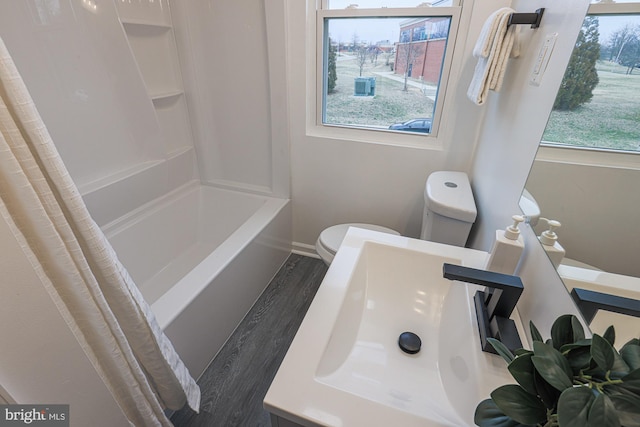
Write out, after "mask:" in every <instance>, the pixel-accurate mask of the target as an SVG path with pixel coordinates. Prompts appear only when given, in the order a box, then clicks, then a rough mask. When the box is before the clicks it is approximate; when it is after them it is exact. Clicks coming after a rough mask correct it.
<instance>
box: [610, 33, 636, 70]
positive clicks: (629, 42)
mask: <svg viewBox="0 0 640 427" xmlns="http://www.w3.org/2000/svg"><path fill="white" fill-rule="evenodd" d="M617 33H620V35H618V37H614V36H616V35H617ZM611 39H612V42H613V41H616V42H618V43H617V44H615V45H613V43H612V50H614V49H616V50H617V54H616V57H615V62H616V63H618V64H620V65H624V66H625V67H627V72H626V74H631V73H632V72H633V69H634V68H635V67H637V66H640V26H635V27H630V26H629V25H626V26H625V27H624V28H622V29H620V30H618V31H616V32H615V33H614V34H613V35H612V37H611ZM620 39H622V42H620Z"/></svg>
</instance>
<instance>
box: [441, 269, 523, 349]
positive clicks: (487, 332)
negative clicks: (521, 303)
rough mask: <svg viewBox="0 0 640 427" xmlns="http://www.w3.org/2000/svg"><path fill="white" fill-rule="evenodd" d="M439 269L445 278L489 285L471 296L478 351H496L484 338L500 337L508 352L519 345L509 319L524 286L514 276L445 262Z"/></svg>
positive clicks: (519, 342) (515, 331) (520, 344)
mask: <svg viewBox="0 0 640 427" xmlns="http://www.w3.org/2000/svg"><path fill="white" fill-rule="evenodd" d="M442 272H443V277H444V278H445V279H450V280H458V281H461V282H467V283H473V284H475V285H481V286H486V287H487V288H490V290H488V291H487V292H483V291H477V292H476V294H475V296H474V297H473V300H474V303H475V307H476V317H477V319H478V330H479V332H480V344H481V346H482V351H486V352H488V353H494V354H497V352H496V350H495V349H494V348H493V346H492V345H491V344H490V343H489V342H488V341H487V338H495V339H497V340H499V341H501V342H502V343H503V344H504V345H505V346H506V347H507V348H508V349H509V350H511V351H512V352H513V351H515V350H517V349H519V348H522V342H521V341H520V336H519V335H518V330H517V328H516V324H515V322H514V321H513V320H511V319H509V317H510V316H511V313H512V312H513V309H514V308H515V307H516V303H517V302H518V299H519V298H520V295H521V294H522V291H523V289H524V287H523V285H522V280H520V278H519V277H518V276H511V275H509V274H502V273H494V272H493V271H486V270H478V269H476V268H470V267H463V266H460V265H454V264H447V263H445V264H444V265H443V266H442Z"/></svg>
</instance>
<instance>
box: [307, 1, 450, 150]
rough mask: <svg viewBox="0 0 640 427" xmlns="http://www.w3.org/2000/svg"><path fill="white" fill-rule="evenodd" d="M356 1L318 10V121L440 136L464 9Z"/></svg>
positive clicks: (326, 4)
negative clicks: (456, 40)
mask: <svg viewBox="0 0 640 427" xmlns="http://www.w3.org/2000/svg"><path fill="white" fill-rule="evenodd" d="M358 3H359V4H360V6H359V7H356V6H355V5H353V4H351V3H350V2H344V1H335V0H330V1H326V0H325V1H324V2H322V6H321V8H320V9H319V10H318V20H317V39H318V47H317V48H318V51H319V52H320V53H321V54H320V56H319V57H318V64H317V65H318V70H317V76H321V77H320V79H318V86H317V104H316V109H317V110H316V125H320V126H330V127H341V128H350V129H360V130H363V129H364V130H367V131H386V132H388V133H391V132H393V133H394V134H396V138H397V134H398V133H400V134H406V133H407V132H411V133H412V134H414V135H417V134H421V135H425V134H432V135H435V134H436V133H437V129H438V123H439V119H440V114H441V109H442V103H443V98H444V97H443V96H442V95H443V93H444V92H445V88H446V82H447V78H448V70H449V66H450V63H451V59H452V51H453V44H454V43H453V38H454V37H453V36H452V35H455V30H456V28H457V21H458V18H459V15H460V8H459V7H457V6H454V7H449V6H450V5H451V4H452V3H454V2H452V1H441V2H434V4H435V3H439V6H441V7H415V5H416V1H415V0H413V1H410V2H405V3H407V4H402V3H403V2H402V1H393V2H389V3H392V5H391V6H393V8H387V7H386V5H385V4H384V3H386V2H384V1H375V0H371V1H368V2H367V1H359V2H358ZM365 3H368V4H365ZM455 3H456V4H457V1H456V2H455ZM409 6H411V7H409ZM362 7H369V9H363V8H362Z"/></svg>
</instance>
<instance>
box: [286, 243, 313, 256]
mask: <svg viewBox="0 0 640 427" xmlns="http://www.w3.org/2000/svg"><path fill="white" fill-rule="evenodd" d="M291 252H292V253H294V254H298V255H303V256H308V257H311V258H318V259H320V257H319V256H318V254H317V253H316V247H315V246H313V245H307V244H306V243H300V242H292V243H291Z"/></svg>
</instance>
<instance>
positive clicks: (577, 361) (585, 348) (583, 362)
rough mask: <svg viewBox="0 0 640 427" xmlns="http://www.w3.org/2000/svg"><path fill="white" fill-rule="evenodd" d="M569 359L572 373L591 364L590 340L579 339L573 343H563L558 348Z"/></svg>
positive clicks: (576, 372) (575, 373)
mask: <svg viewBox="0 0 640 427" xmlns="http://www.w3.org/2000/svg"><path fill="white" fill-rule="evenodd" d="M560 352H561V353H562V354H564V357H566V358H567V360H568V361H569V365H570V366H571V369H573V374H574V375H577V374H578V373H579V372H580V371H581V370H585V369H588V368H589V366H590V365H591V340H581V341H578V342H577V343H574V344H565V345H563V346H562V348H561V349H560Z"/></svg>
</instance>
